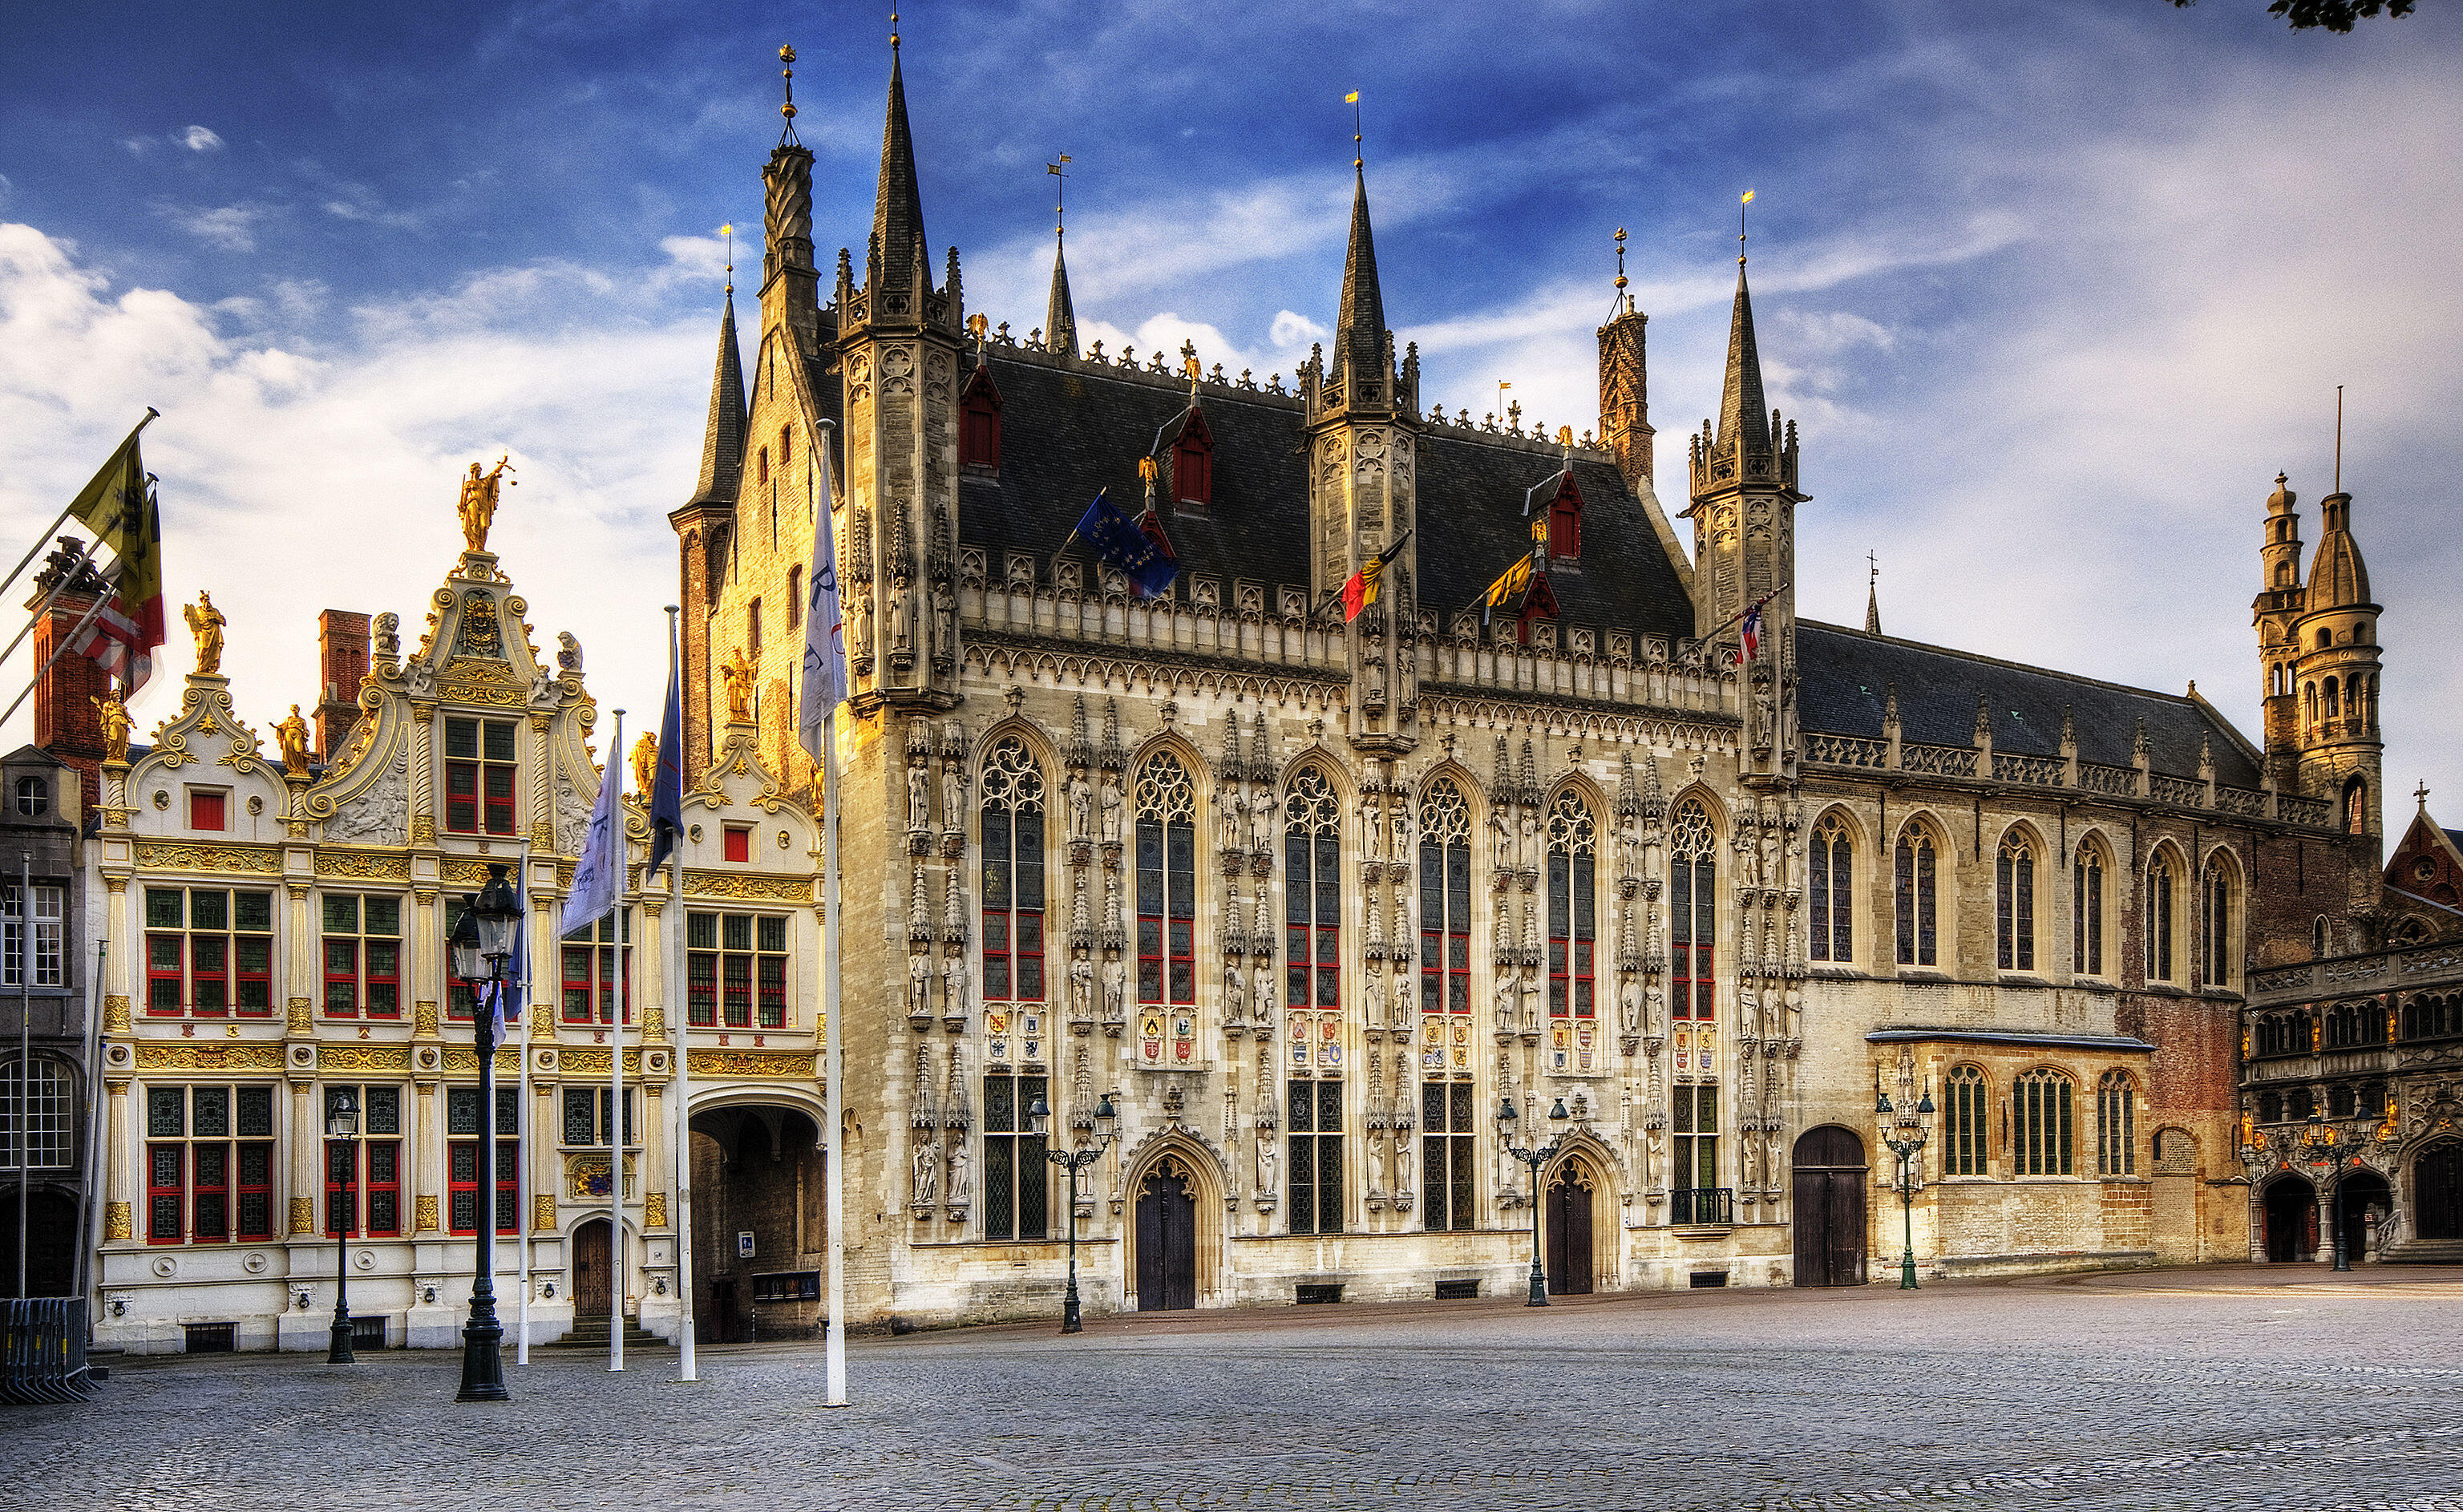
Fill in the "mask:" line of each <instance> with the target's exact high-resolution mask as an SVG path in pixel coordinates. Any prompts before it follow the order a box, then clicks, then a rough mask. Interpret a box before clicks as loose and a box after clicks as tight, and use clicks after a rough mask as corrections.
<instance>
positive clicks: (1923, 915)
mask: <svg viewBox="0 0 2463 1512" xmlns="http://www.w3.org/2000/svg"><path fill="white" fill-rule="evenodd" d="M1891 894H1892V901H1893V903H1894V904H1895V906H1896V909H1897V912H1898V927H1899V928H1898V960H1899V964H1900V965H1902V966H1938V965H1940V964H1941V948H1940V946H1941V933H1940V921H1939V914H1938V912H1937V908H1938V904H1939V901H1940V900H1939V882H1938V872H1937V866H1936V861H1935V851H1934V847H1933V841H1932V831H1930V830H1929V829H1926V828H1925V827H1924V826H1922V825H1920V824H1910V825H1908V826H1907V828H1906V829H1903V830H1901V831H1899V844H1898V854H1897V855H1896V857H1895V858H1894V860H1893V878H1892V884H1891Z"/></svg>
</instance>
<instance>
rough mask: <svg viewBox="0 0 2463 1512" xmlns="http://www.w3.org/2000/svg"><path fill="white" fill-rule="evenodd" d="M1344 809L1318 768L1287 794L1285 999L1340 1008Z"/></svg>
mask: <svg viewBox="0 0 2463 1512" xmlns="http://www.w3.org/2000/svg"><path fill="white" fill-rule="evenodd" d="M1341 825H1342V805H1341V804H1340V803H1339V802H1338V801H1336V800H1335V796H1334V786H1333V784H1332V783H1330V782H1328V781H1327V780H1326V778H1325V774H1324V773H1323V772H1322V771H1320V770H1319V769H1318V768H1316V767H1313V766H1309V767H1302V768H1300V770H1299V772H1298V774H1297V776H1295V777H1294V778H1292V785H1291V787H1290V788H1289V789H1288V790H1287V791H1286V792H1285V793H1284V795H1283V975H1284V981H1283V1001H1284V1002H1285V1003H1287V1004H1289V1005H1290V1006H1292V1007H1294V1008H1307V1007H1312V1006H1313V1007H1317V1008H1340V1007H1341V1006H1342V952H1341V946H1342V853H1341V834H1340V831H1341Z"/></svg>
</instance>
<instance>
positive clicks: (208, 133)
mask: <svg viewBox="0 0 2463 1512" xmlns="http://www.w3.org/2000/svg"><path fill="white" fill-rule="evenodd" d="M171 140H172V141H174V142H178V143H179V144H180V145H182V146H184V147H185V148H187V149H188V150H189V151H190V152H220V151H221V150H222V147H223V139H222V138H220V137H218V136H216V135H214V133H213V131H212V129H211V128H210V127H207V126H190V127H189V128H188V129H187V130H185V131H175V132H173V133H171Z"/></svg>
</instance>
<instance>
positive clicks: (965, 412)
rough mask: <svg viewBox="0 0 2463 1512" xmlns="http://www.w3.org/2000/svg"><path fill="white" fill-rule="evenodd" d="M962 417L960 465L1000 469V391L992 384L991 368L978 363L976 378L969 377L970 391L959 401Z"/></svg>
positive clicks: (959, 445)
mask: <svg viewBox="0 0 2463 1512" xmlns="http://www.w3.org/2000/svg"><path fill="white" fill-rule="evenodd" d="M958 407H959V409H960V410H961V411H962V418H961V421H960V426H959V432H958V465H959V466H960V467H965V468H983V469H985V470H987V471H994V472H997V471H1000V411H1001V396H1000V390H999V389H998V388H996V387H994V386H993V385H992V369H991V368H990V367H989V366H984V365H981V364H978V365H977V366H976V368H975V375H974V377H972V378H970V379H969V380H967V391H966V393H965V394H963V395H961V396H960V397H959V400H958Z"/></svg>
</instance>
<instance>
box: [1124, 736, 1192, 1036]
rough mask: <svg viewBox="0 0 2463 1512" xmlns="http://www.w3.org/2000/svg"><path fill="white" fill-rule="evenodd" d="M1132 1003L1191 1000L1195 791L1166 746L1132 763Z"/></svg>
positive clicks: (1182, 767) (1178, 761) (1184, 1001)
mask: <svg viewBox="0 0 2463 1512" xmlns="http://www.w3.org/2000/svg"><path fill="white" fill-rule="evenodd" d="M1137 805H1138V847H1137V862H1138V1001H1140V1002H1142V1003H1164V1002H1169V1003H1193V1002H1195V1001H1196V1000H1197V830H1196V823H1195V822H1196V816H1197V790H1196V788H1195V787H1194V786H1193V785H1192V784H1191V783H1190V782H1189V780H1188V768H1186V767H1184V766H1182V765H1181V764H1180V758H1179V757H1178V756H1173V755H1172V754H1171V753H1170V752H1168V751H1158V752H1156V753H1155V754H1154V755H1153V756H1148V757H1146V759H1145V762H1144V764H1143V765H1142V766H1140V767H1139V768H1138V779H1137Z"/></svg>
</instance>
